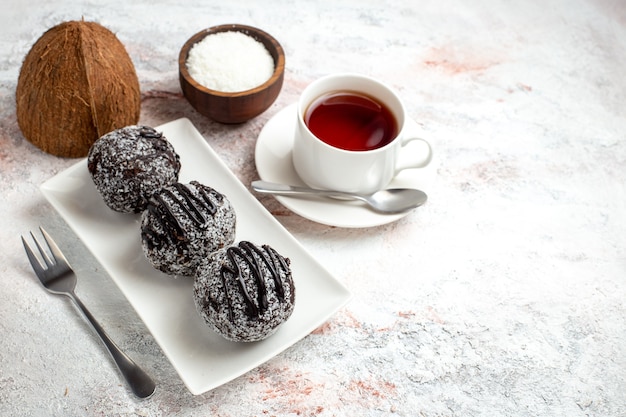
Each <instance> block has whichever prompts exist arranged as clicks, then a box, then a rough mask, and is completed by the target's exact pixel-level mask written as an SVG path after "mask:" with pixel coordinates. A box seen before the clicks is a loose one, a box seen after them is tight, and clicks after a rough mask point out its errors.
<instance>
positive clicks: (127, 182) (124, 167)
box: [87, 125, 180, 213]
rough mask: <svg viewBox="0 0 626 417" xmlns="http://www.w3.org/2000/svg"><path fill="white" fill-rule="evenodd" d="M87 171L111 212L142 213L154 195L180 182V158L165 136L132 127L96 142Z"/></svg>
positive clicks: (143, 128) (138, 127)
mask: <svg viewBox="0 0 626 417" xmlns="http://www.w3.org/2000/svg"><path fill="white" fill-rule="evenodd" d="M87 168H88V169H89V173H90V174H91V177H92V179H93V182H94V184H95V186H96V189H97V190H98V192H99V193H100V195H101V196H102V198H103V200H104V202H105V203H106V205H107V206H108V207H109V208H111V209H113V210H115V211H119V212H122V213H140V212H141V211H143V210H144V209H145V208H146V206H147V205H148V200H149V199H150V197H151V196H152V194H154V193H155V192H157V191H159V190H160V189H161V188H162V187H164V186H166V185H170V184H172V183H175V182H176V181H178V173H179V172H180V157H179V156H178V154H177V153H176V152H175V150H174V147H173V146H172V144H171V143H169V141H168V140H167V139H166V138H165V136H163V134H162V133H159V132H157V131H156V130H154V129H153V128H151V127H148V126H135V125H132V126H126V127H123V128H121V129H117V130H114V131H112V132H109V133H107V134H106V135H104V136H102V137H100V138H99V139H98V140H96V141H95V142H94V144H93V145H92V146H91V148H90V149H89V154H88V155H87Z"/></svg>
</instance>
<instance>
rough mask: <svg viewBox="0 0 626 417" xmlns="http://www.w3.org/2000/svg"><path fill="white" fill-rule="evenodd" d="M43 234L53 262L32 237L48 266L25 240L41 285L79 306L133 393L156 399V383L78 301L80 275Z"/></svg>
mask: <svg viewBox="0 0 626 417" xmlns="http://www.w3.org/2000/svg"><path fill="white" fill-rule="evenodd" d="M39 230H41V234H42V235H43V237H44V239H45V241H46V243H47V245H48V248H49V250H50V253H51V254H52V259H51V258H50V256H49V255H48V253H47V251H46V250H45V249H44V248H43V246H42V245H41V244H40V243H39V241H38V240H37V238H36V237H35V235H34V234H33V233H32V232H31V233H30V235H31V236H32V238H33V240H34V241H35V245H37V249H38V250H39V254H40V256H41V259H43V261H44V263H45V265H44V264H42V263H41V261H40V260H39V258H38V257H37V256H36V255H35V252H34V251H33V249H32V248H31V247H30V245H29V244H28V243H27V242H26V239H24V236H22V243H23V244H24V249H25V250H26V254H27V255H28V259H29V260H30V264H31V265H32V267H33V269H34V270H35V274H36V275H37V277H38V278H39V281H41V283H42V284H43V286H44V287H45V288H46V289H47V290H48V291H49V292H51V293H53V294H60V295H66V296H68V297H69V298H70V299H71V300H72V301H73V302H74V303H75V304H76V306H78V308H79V309H80V310H81V311H82V313H83V314H84V315H85V317H86V318H87V319H88V320H89V322H90V323H91V325H92V326H93V328H94V330H95V331H96V333H98V336H100V338H101V339H102V342H103V343H104V344H105V346H106V347H107V349H108V350H109V353H110V354H111V356H112V357H113V360H114V361H115V363H116V364H117V366H118V368H119V370H120V372H121V373H122V375H123V376H124V378H125V379H126V381H127V382H128V385H130V388H131V390H132V391H133V393H134V394H135V395H136V396H137V397H139V398H147V397H149V396H150V395H152V394H153V393H154V390H155V384H154V382H153V381H152V379H151V378H150V377H149V376H148V374H146V373H145V372H144V371H143V369H141V368H140V367H139V366H138V365H137V364H136V363H135V362H133V360H132V359H131V358H129V357H128V355H126V354H125V353H124V352H122V351H121V350H120V348H119V347H118V346H117V345H116V344H115V342H113V340H111V338H110V337H109V336H108V335H107V334H106V332H105V331H104V329H103V328H102V327H101V326H100V324H99V323H98V322H97V321H96V319H95V318H94V317H93V316H92V315H91V313H90V312H89V310H87V307H85V305H84V304H83V303H82V302H81V301H80V300H79V299H78V297H77V296H76V294H75V293H74V288H75V287H76V274H74V271H73V270H72V267H70V264H69V263H68V262H67V259H65V256H63V253H62V252H61V250H60V249H59V247H58V246H57V245H56V243H54V240H52V238H51V237H50V235H49V234H48V233H47V232H46V231H45V230H44V229H43V228H42V227H40V228H39Z"/></svg>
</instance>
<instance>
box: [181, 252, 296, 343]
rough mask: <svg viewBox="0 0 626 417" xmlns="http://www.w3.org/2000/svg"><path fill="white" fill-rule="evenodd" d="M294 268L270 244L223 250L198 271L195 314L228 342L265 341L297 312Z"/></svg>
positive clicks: (195, 288) (205, 262) (195, 283)
mask: <svg viewBox="0 0 626 417" xmlns="http://www.w3.org/2000/svg"><path fill="white" fill-rule="evenodd" d="M289 263H290V262H289V259H287V258H284V257H283V256H282V255H280V254H279V253H278V252H276V250H274V249H273V248H272V247H270V246H268V245H263V246H260V247H259V246H256V245H255V244H253V243H250V242H246V241H243V242H240V243H239V244H238V245H234V246H230V247H228V248H223V249H220V250H219V251H217V252H215V253H213V254H212V255H211V256H210V257H209V258H208V259H206V260H204V261H203V262H202V263H201V265H200V267H199V268H198V270H197V273H196V278H195V281H194V287H193V295H194V301H195V304H196V309H197V310H198V312H199V313H200V315H201V316H202V318H204V320H205V321H206V323H207V324H208V325H209V327H211V328H212V329H213V330H215V331H216V332H217V333H219V334H221V335H222V336H224V337H225V338H226V339H228V340H232V341H236V342H254V341H258V340H262V339H265V338H267V337H268V336H270V335H271V334H273V333H274V332H275V331H276V330H277V328H278V326H279V325H280V324H281V323H283V322H285V321H286V320H287V319H288V318H289V316H290V315H291V313H292V312H293V308H294V302H295V287H294V283H293V279H292V277H291V269H290V267H289Z"/></svg>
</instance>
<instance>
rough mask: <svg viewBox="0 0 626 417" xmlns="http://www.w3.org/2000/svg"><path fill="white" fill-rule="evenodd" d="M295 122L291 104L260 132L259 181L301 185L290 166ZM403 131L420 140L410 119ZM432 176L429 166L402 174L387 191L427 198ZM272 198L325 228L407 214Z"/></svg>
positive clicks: (343, 203) (313, 199)
mask: <svg viewBox="0 0 626 417" xmlns="http://www.w3.org/2000/svg"><path fill="white" fill-rule="evenodd" d="M295 122H296V104H291V105H289V106H287V107H285V108H284V109H282V110H281V111H280V112H278V113H277V114H276V115H275V116H274V117H272V118H271V119H270V120H269V121H268V122H267V123H266V124H265V126H264V127H263V129H262V130H261V133H260V134H259V137H258V140H257V143H256V150H255V163H256V169H257V172H258V173H259V177H260V178H261V179H262V180H265V181H272V182H278V183H283V184H291V185H304V182H302V180H301V179H300V177H299V176H298V174H297V173H296V171H295V169H294V167H293V163H292V162H291V148H292V146H293V133H294V131H295V127H296V126H295ZM407 130H408V134H409V135H411V134H414V135H416V136H421V132H420V129H419V126H418V124H417V123H416V122H415V121H414V120H412V119H408V120H407ZM431 145H432V144H431ZM433 172H434V167H433V162H431V163H430V164H429V165H428V166H427V167H425V168H420V169H407V170H404V171H402V172H401V173H400V174H398V176H397V177H396V178H394V179H393V181H392V182H391V184H390V185H389V188H394V187H410V188H419V189H421V190H423V191H425V192H426V194H428V184H429V183H430V182H431V179H432V174H433ZM275 197H276V199H277V200H278V201H279V202H280V203H281V204H282V205H283V206H285V207H287V208H288V209H289V210H291V211H293V212H294V213H296V214H298V215H300V216H302V217H305V218H307V219H309V220H313V221H315V222H317V223H322V224H327V225H329V226H338V227H372V226H379V225H382V224H387V223H391V222H394V221H396V220H399V219H401V218H402V217H404V216H406V215H407V214H409V213H410V212H407V213H401V214H380V213H376V212H374V211H372V210H370V209H369V208H367V206H365V205H364V204H363V203H360V202H358V201H344V200H337V199H333V198H324V197H311V198H302V197H285V196H275Z"/></svg>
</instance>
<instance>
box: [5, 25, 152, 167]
mask: <svg viewBox="0 0 626 417" xmlns="http://www.w3.org/2000/svg"><path fill="white" fill-rule="evenodd" d="M140 105H141V96H140V90H139V81H138V79H137V74H136V72H135V67H134V66H133V63H132V61H131V59H130V57H129V55H128V53H127V52H126V49H125V48H124V45H122V43H121V42H120V41H119V40H118V38H117V37H116V36H115V35H114V34H113V33H112V32H111V31H109V30H108V29H107V28H105V27H103V26H101V25H100V24H98V23H94V22H85V21H70V22H65V23H61V24H59V25H58V26H55V27H53V28H51V29H50V30H48V31H47V32H45V33H44V34H43V35H42V36H41V37H40V38H39V39H38V40H37V42H35V44H34V45H33V47H32V48H31V50H30V51H29V52H28V54H27V55H26V57H25V59H24V62H23V64H22V68H21V70H20V74H19V78H18V82H17V90H16V107H17V121H18V124H19V127H20V129H21V130H22V133H23V134H24V137H26V139H28V140H29V141H30V142H32V143H33V144H34V145H36V146H37V147H39V148H41V149H42V150H43V151H45V152H48V153H51V154H53V155H57V156H62V157H71V158H76V157H84V156H86V155H87V153H88V152H89V148H90V147H91V145H92V144H93V142H95V141H96V140H97V139H98V138H99V137H100V136H102V135H104V134H106V133H108V132H110V131H112V130H115V129H118V128H121V127H124V126H127V125H131V124H136V123H137V122H138V120H139V111H140Z"/></svg>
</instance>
